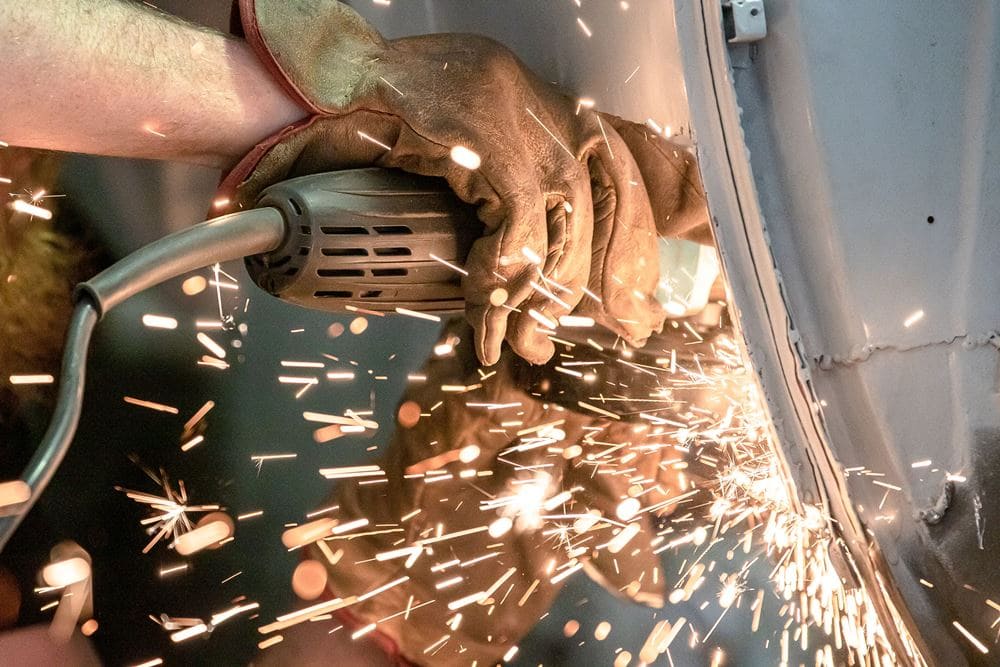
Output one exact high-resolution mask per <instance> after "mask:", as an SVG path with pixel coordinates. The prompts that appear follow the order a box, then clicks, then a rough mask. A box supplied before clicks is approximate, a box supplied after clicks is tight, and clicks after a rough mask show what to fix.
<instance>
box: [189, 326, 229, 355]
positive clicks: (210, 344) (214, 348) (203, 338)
mask: <svg viewBox="0 0 1000 667" xmlns="http://www.w3.org/2000/svg"><path fill="white" fill-rule="evenodd" d="M196 338H197V339H198V342H199V343H201V344H202V345H204V346H205V347H206V348H208V351H209V352H211V353H212V354H214V355H215V356H217V357H218V358H219V359H225V358H226V351H225V350H224V349H223V348H222V346H221V345H219V344H218V343H216V342H215V341H214V340H212V339H211V338H209V336H208V334H206V333H204V332H201V331H199V332H198V335H197V336H196Z"/></svg>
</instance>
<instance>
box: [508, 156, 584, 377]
mask: <svg viewBox="0 0 1000 667" xmlns="http://www.w3.org/2000/svg"><path fill="white" fill-rule="evenodd" d="M564 191H565V192H569V193H570V195H569V196H568V197H563V196H559V197H552V198H551V201H550V204H549V206H548V255H547V256H546V261H545V266H544V267H543V268H542V270H541V271H540V272H539V274H538V275H537V277H536V279H535V281H534V283H535V284H534V285H532V293H531V294H530V296H529V297H528V298H527V299H526V300H525V302H524V303H523V304H522V305H521V312H520V313H518V314H517V315H516V317H514V320H513V326H512V331H511V334H510V335H509V336H508V340H509V342H510V345H511V347H513V348H514V351H515V352H517V353H518V354H519V355H520V356H521V357H523V358H524V359H526V360H528V361H530V362H531V363H534V364H541V363H545V362H546V361H548V360H549V359H550V358H551V357H552V355H553V353H554V352H555V347H554V346H553V343H552V341H551V340H550V339H549V334H548V333H547V332H546V330H552V329H554V328H555V327H556V326H557V325H558V323H559V318H560V317H561V316H562V315H567V314H569V313H570V312H572V311H573V309H574V308H575V307H576V305H577V304H578V303H579V302H580V299H581V298H582V297H583V288H584V287H585V286H586V284H587V281H588V279H589V275H590V254H591V253H590V246H591V240H592V235H593V206H592V204H591V199H590V186H589V183H588V182H587V179H586V178H585V177H584V176H583V174H582V173H581V178H580V179H578V181H577V182H576V183H573V184H572V185H569V186H568V187H567V188H566V189H565V190H564Z"/></svg>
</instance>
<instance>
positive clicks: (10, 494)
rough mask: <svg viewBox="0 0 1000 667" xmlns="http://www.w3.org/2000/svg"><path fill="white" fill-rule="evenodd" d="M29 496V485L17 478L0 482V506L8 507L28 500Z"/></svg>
mask: <svg viewBox="0 0 1000 667" xmlns="http://www.w3.org/2000/svg"><path fill="white" fill-rule="evenodd" d="M30 498H31V487H30V486H29V485H28V483H27V482H23V481H21V480H19V479H17V480H14V481H11V482H0V507H10V506H12V505H20V504H21V503H25V502H28V500H29V499H30Z"/></svg>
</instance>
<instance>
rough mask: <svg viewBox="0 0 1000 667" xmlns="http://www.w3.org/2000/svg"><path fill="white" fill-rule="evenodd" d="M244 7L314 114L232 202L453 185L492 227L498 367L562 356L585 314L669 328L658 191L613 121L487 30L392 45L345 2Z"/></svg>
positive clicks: (482, 272)
mask: <svg viewBox="0 0 1000 667" xmlns="http://www.w3.org/2000/svg"><path fill="white" fill-rule="evenodd" d="M239 9H240V19H241V23H242V28H243V31H244V33H245V36H246V39H247V40H248V42H249V43H250V44H251V45H252V47H253V49H254V51H255V52H256V53H257V54H258V56H259V57H260V58H261V59H262V61H263V62H264V63H265V64H266V65H267V67H268V68H269V69H270V71H272V72H273V73H274V75H275V77H277V78H278V79H279V81H280V82H281V83H282V84H283V85H284V88H285V90H286V91H287V92H288V93H289V94H290V95H291V96H292V97H293V98H294V99H295V100H297V101H298V102H299V103H300V104H301V105H302V106H303V107H304V108H306V109H307V110H309V111H310V112H311V116H310V117H309V118H307V119H306V120H304V121H302V122H300V123H298V124H296V125H294V126H291V127H289V128H286V129H285V130H284V131H283V132H281V133H279V134H278V135H276V136H274V137H271V138H269V139H267V140H266V141H264V142H262V143H261V144H260V145H258V146H257V147H256V148H255V149H254V150H253V151H252V152H251V153H250V154H249V155H247V156H246V157H245V158H244V159H243V160H242V161H241V162H240V163H239V164H238V165H237V166H236V167H235V168H234V169H233V170H232V172H231V173H230V174H229V175H228V176H227V177H226V179H225V180H224V182H223V185H222V190H221V193H220V194H221V196H222V197H226V198H229V199H230V200H231V202H232V204H233V205H234V206H249V205H252V204H253V203H254V201H255V198H256V197H257V195H258V193H259V192H260V191H261V190H262V189H263V188H265V187H266V186H268V185H270V184H272V183H274V182H277V181H280V180H283V179H286V178H290V177H295V176H303V175H307V174H312V173H316V172H321V171H331V170H336V169H347V168H356V167H361V166H372V165H377V166H382V167H394V168H399V169H403V170H406V171H410V172H414V173H418V174H423V175H429V176H438V177H443V178H444V179H446V180H447V182H448V184H449V185H450V186H451V188H452V189H453V190H454V191H455V193H456V194H457V195H458V196H459V197H460V198H461V199H463V200H464V201H466V202H468V203H470V204H474V205H476V206H477V207H478V214H479V217H480V219H481V221H482V222H483V224H484V227H485V235H484V236H483V237H482V238H480V239H478V240H477V241H476V242H475V243H474V245H473V246H472V249H471V252H470V255H469V257H468V260H467V263H466V266H465V268H466V270H467V271H468V276H466V277H465V278H464V279H463V291H464V293H465V300H466V315H467V318H468V320H469V322H470V324H472V326H473V328H474V330H475V348H476V352H477V354H478V356H479V359H480V360H481V361H482V362H483V363H484V364H487V365H490V364H493V363H496V362H497V361H498V360H499V358H500V348H501V343H502V342H503V341H504V340H506V341H507V342H508V343H509V344H510V346H511V347H512V348H513V349H514V351H515V352H516V353H517V354H518V355H520V356H521V357H523V358H524V359H527V360H528V361H531V362H532V363H541V362H544V361H546V360H548V359H549V358H550V357H551V356H552V354H553V351H554V347H553V342H552V341H551V340H550V339H549V336H548V335H546V333H545V331H546V330H548V329H550V328H551V326H552V323H554V322H557V321H558V319H559V317H560V316H562V315H565V314H567V313H569V312H571V311H572V312H575V313H577V314H580V315H585V316H589V317H593V318H594V319H595V320H596V321H597V322H599V323H600V324H602V325H604V326H605V327H607V328H609V329H610V330H612V331H614V332H615V333H617V334H619V335H621V336H623V337H624V338H625V339H626V340H628V341H629V342H630V343H631V344H634V345H641V344H642V342H643V341H645V340H646V338H647V337H648V336H649V335H650V334H651V333H652V332H653V331H659V330H660V328H661V326H662V322H663V312H662V309H661V308H660V306H659V304H658V303H657V302H656V301H655V299H653V298H652V294H653V292H654V289H655V286H656V282H657V278H658V274H659V264H658V257H657V252H656V243H655V236H656V229H655V225H654V221H653V214H652V209H651V207H650V201H649V197H648V195H647V192H646V188H645V186H644V185H643V178H642V175H641V174H640V173H639V169H638V167H637V166H636V163H635V161H634V160H633V159H632V156H631V154H630V151H629V149H628V147H627V145H626V144H625V142H624V141H623V140H622V138H621V136H619V133H618V132H617V131H616V130H615V128H614V127H613V126H612V124H610V123H609V122H606V121H607V119H606V118H602V116H601V115H599V114H598V113H596V112H594V111H593V110H590V109H587V108H580V105H578V104H577V103H576V102H575V101H574V100H572V99H570V98H569V97H567V96H565V95H563V94H561V93H560V92H558V91H557V90H556V89H555V88H554V87H552V86H551V85H549V84H547V83H545V82H543V81H541V80H539V79H538V78H537V77H536V76H535V75H534V74H532V73H531V72H530V71H529V70H528V69H527V68H526V67H525V66H524V64H523V63H521V62H520V61H519V60H518V59H517V58H516V57H515V56H514V55H513V54H512V53H511V52H510V51H509V50H507V49H506V48H504V47H503V46H501V45H500V44H498V43H496V42H494V41H492V40H489V39H487V38H484V37H479V36H475V35H456V34H440V35H424V36H419V37H408V38H403V39H396V40H388V41H387V40H384V39H383V38H382V37H381V36H380V35H379V34H378V33H377V32H376V31H375V30H373V29H372V28H371V26H369V25H368V24H367V23H366V22H365V21H364V20H363V19H362V18H361V17H360V16H358V15H357V14H356V13H355V12H354V11H353V10H351V9H349V8H348V7H346V6H344V5H342V4H340V3H339V2H336V1H335V0H297V1H295V2H289V1H288V0H241V2H240V3H239ZM585 289H586V291H585Z"/></svg>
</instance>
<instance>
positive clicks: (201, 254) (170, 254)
mask: <svg viewBox="0 0 1000 667" xmlns="http://www.w3.org/2000/svg"><path fill="white" fill-rule="evenodd" d="M284 237H285V220H284V218H283V217H282V215H281V213H279V212H278V211H277V209H273V208H258V209H251V210H248V211H242V212H240V213H232V214H230V215H224V216H222V217H219V218H215V219H213V220H209V221H207V222H203V223H201V224H198V225H194V226H192V227H189V228H187V229H184V230H181V231H179V232H176V233H174V234H171V235H170V236H167V237H165V238H162V239H160V240H158V241H155V242H153V243H151V244H149V245H148V246H145V247H143V248H140V249H139V250H137V251H136V252H134V253H132V254H131V255H128V256H127V257H125V258H124V259H122V260H121V261H119V262H116V263H115V264H113V265H112V266H110V267H109V268H107V269H106V270H104V271H102V272H101V273H100V274H98V275H97V276H95V277H94V278H93V279H91V280H89V281H87V282H86V283H82V284H80V285H79V286H78V287H77V290H76V298H77V301H78V303H77V305H76V309H75V310H74V311H73V317H72V319H71V320H70V325H69V333H68V335H67V338H66V351H65V353H64V354H63V363H62V372H61V375H60V377H59V392H58V395H57V398H56V406H55V411H54V413H53V416H52V421H51V422H50V423H49V428H48V430H47V431H46V432H45V437H44V438H43V439H42V443H41V444H40V445H39V447H38V449H37V450H36V451H35V455H34V456H33V457H32V458H31V461H30V462H29V463H28V466H27V468H26V469H25V470H24V473H23V474H22V475H21V479H22V481H24V482H26V483H27V484H28V485H29V486H30V487H31V497H30V498H29V499H28V500H27V501H26V502H24V503H22V504H21V505H20V506H18V507H16V508H15V509H14V512H15V513H14V514H13V515H10V516H5V517H2V518H0V551H3V549H4V547H5V546H6V545H7V542H8V540H10V537H11V535H13V534H14V531H15V530H17V527H18V525H20V523H21V520H22V519H23V518H24V516H25V515H26V514H27V513H28V511H29V510H30V509H31V507H32V506H33V505H34V504H35V501H37V500H38V497H39V496H41V495H42V491H44V490H45V487H46V486H47V485H48V483H49V482H50V481H51V480H52V476H53V475H54V474H55V471H56V469H57V468H58V467H59V464H60V463H62V460H63V458H64V457H65V456H66V452H67V451H69V446H70V444H71V443H72V441H73V436H74V435H75V433H76V427H77V424H78V422H79V420H80V410H81V406H82V403H83V387H84V375H85V371H86V366H87V348H88V346H89V345H90V336H91V334H92V333H93V331H94V327H95V326H96V325H97V322H98V320H99V319H100V318H101V317H102V316H103V315H104V314H105V313H107V312H108V311H109V310H110V309H111V308H113V307H114V306H116V305H118V304H119V303H121V302H122V301H124V300H125V299H127V298H128V297H130V296H132V295H134V294H136V293H138V292H140V291H142V290H144V289H146V288H147V287H152V286H153V285H157V284H159V283H161V282H163V281H165V280H168V279H170V278H173V277H176V276H179V275H181V274H183V273H187V272H188V271H193V270H195V269H200V268H202V267H204V266H208V265H210V264H214V263H215V262H224V261H228V260H231V259H239V258H242V257H245V256H247V255H255V254H258V253H263V252H269V251H271V250H274V249H275V248H277V247H278V246H279V245H281V243H282V242H283V240H284Z"/></svg>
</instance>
